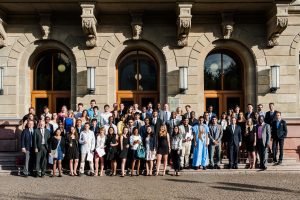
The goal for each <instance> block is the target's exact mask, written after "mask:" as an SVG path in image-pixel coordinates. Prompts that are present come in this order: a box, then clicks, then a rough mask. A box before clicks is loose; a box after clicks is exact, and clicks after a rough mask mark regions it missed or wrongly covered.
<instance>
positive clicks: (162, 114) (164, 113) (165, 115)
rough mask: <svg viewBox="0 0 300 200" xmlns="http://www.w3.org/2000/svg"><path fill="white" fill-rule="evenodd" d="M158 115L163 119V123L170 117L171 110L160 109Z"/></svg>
mask: <svg viewBox="0 0 300 200" xmlns="http://www.w3.org/2000/svg"><path fill="white" fill-rule="evenodd" d="M159 116H160V117H159V118H160V119H161V120H162V121H163V123H166V122H167V121H168V120H170V118H171V112H170V111H165V110H162V111H161V112H160V115H159Z"/></svg>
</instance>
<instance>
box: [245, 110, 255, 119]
mask: <svg viewBox="0 0 300 200" xmlns="http://www.w3.org/2000/svg"><path fill="white" fill-rule="evenodd" d="M248 114H249V112H246V113H245V117H246V119H249V118H251V119H254V118H255V112H251V113H250V115H249V118H248Z"/></svg>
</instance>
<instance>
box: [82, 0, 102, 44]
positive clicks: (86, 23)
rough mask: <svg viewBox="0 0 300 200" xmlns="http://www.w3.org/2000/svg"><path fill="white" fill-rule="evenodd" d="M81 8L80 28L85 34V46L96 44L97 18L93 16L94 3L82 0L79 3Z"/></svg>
mask: <svg viewBox="0 0 300 200" xmlns="http://www.w3.org/2000/svg"><path fill="white" fill-rule="evenodd" d="M80 6H81V8H82V15H81V19H82V29H83V32H84V33H85V34H86V35H87V41H86V46H88V47H96V46H97V25H98V24H97V19H96V17H95V3H93V2H84V3H81V4H80Z"/></svg>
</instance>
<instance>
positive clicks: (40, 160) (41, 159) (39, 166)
mask: <svg viewBox="0 0 300 200" xmlns="http://www.w3.org/2000/svg"><path fill="white" fill-rule="evenodd" d="M47 159H48V152H47V149H46V147H45V145H42V146H41V149H40V151H39V152H38V153H37V155H36V172H37V174H38V175H45V173H46V168H47Z"/></svg>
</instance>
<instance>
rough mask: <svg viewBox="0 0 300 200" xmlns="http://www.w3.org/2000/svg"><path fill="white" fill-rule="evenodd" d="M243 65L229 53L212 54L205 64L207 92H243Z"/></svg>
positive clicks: (205, 87) (217, 52)
mask: <svg viewBox="0 0 300 200" xmlns="http://www.w3.org/2000/svg"><path fill="white" fill-rule="evenodd" d="M242 80H243V76H242V65H241V62H240V61H239V59H238V58H236V56H234V55H233V53H231V52H229V51H215V52H212V53H210V54H209V55H208V56H207V58H206V60H205V64H204V89H205V90H230V91H232V90H241V89H242V87H243V84H242V83H243V81H242Z"/></svg>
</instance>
